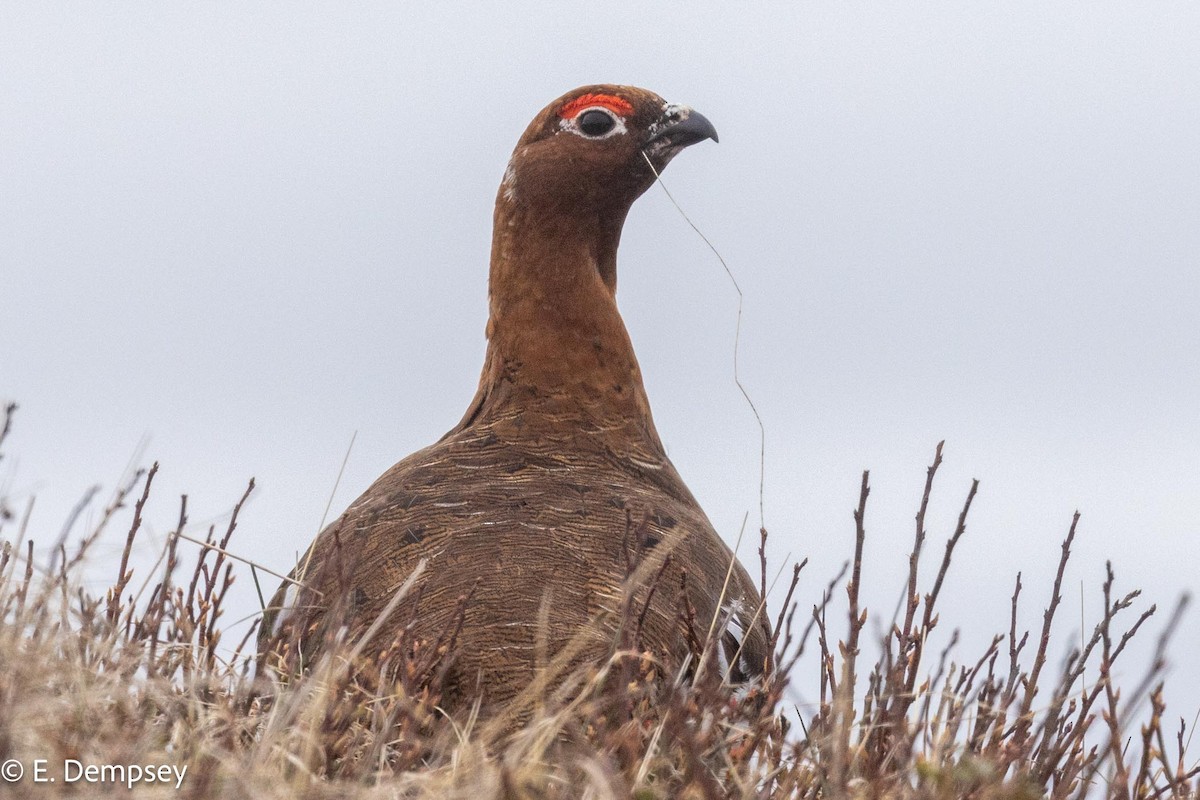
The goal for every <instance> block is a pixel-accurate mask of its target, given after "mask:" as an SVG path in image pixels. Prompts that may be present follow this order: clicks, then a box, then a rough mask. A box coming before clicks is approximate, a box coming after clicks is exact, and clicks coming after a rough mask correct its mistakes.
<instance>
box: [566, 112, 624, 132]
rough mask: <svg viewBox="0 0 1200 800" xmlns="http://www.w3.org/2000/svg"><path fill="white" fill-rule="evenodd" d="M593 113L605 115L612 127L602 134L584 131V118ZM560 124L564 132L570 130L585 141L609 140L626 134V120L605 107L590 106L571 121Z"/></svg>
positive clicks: (567, 120)
mask: <svg viewBox="0 0 1200 800" xmlns="http://www.w3.org/2000/svg"><path fill="white" fill-rule="evenodd" d="M593 113H599V114H603V115H604V116H606V117H608V119H609V120H610V121H611V122H612V126H611V127H609V128H608V130H606V131H604V132H602V133H588V132H587V131H585V130H584V129H583V118H584V117H585V116H587V115H588V114H593ZM560 124H561V126H562V128H563V129H564V130H568V131H570V132H571V133H573V134H575V135H576V136H582V137H583V138H585V139H593V140H600V139H608V138H610V137H612V136H617V135H618V134H622V133H625V132H626V129H625V120H624V119H623V118H621V117H620V116H618V115H616V114H614V113H613V112H612V111H610V110H609V109H607V108H605V107H604V106H589V107H588V108H585V109H583V110H582V111H580V112H579V113H578V114H576V115H575V116H573V117H571V118H570V119H564V120H563V121H562V122H561V123H560Z"/></svg>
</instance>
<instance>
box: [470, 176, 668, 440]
mask: <svg viewBox="0 0 1200 800" xmlns="http://www.w3.org/2000/svg"><path fill="white" fill-rule="evenodd" d="M626 211H627V209H620V210H618V211H615V212H613V213H611V214H609V215H604V214H596V213H585V212H580V211H576V210H573V209H572V210H570V211H568V212H567V213H563V210H562V209H561V208H559V209H553V210H550V209H539V208H536V207H534V208H530V207H527V206H523V205H519V204H516V203H511V202H508V201H507V200H506V199H505V198H504V197H503V196H502V197H501V198H500V199H499V201H498V203H497V206H496V215H495V227H494V232H493V238H492V259H491V276H490V284H489V291H488V297H489V306H490V309H489V310H490V315H489V318H488V325H487V337H488V352H487V359H486V361H485V363H484V369H483V375H482V376H481V378H480V387H479V394H478V395H477V397H476V402H475V404H473V408H472V411H469V412H468V416H467V418H464V423H468V422H469V420H470V419H471V418H474V419H484V418H486V417H487V416H488V415H489V414H507V413H512V412H513V411H514V410H517V409H530V410H532V409H536V408H538V407H545V408H552V409H554V410H555V411H556V412H557V413H562V412H566V413H567V414H571V413H577V414H578V415H579V417H580V418H581V419H586V418H592V419H596V420H602V421H605V422H608V421H611V420H620V421H622V422H623V423H624V424H623V425H622V427H623V428H626V429H628V430H630V431H632V432H635V433H639V432H640V435H642V436H644V437H645V438H647V439H649V440H650V441H652V442H653V443H655V444H656V445H658V446H661V445H660V444H659V442H658V435H657V433H656V432H655V430H654V423H653V420H652V419H651V415H650V405H649V402H648V401H647V398H646V392H645V389H644V387H643V385H642V375H641V370H640V369H639V368H638V363H637V358H636V356H635V355H634V352H633V345H632V344H631V342H630V340H629V333H628V332H627V331H626V330H625V324H624V323H623V322H622V320H621V315H620V313H619V312H618V310H617V303H616V284H617V275H616V254H617V246H618V244H619V242H620V238H621V227H622V225H623V224H624V221H625V212H626Z"/></svg>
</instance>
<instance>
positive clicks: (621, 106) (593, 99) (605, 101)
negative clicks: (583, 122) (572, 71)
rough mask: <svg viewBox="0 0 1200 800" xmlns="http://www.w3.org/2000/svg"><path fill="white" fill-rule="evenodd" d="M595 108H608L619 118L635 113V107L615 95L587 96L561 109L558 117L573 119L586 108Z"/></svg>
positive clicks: (576, 99) (577, 98)
mask: <svg viewBox="0 0 1200 800" xmlns="http://www.w3.org/2000/svg"><path fill="white" fill-rule="evenodd" d="M595 106H602V107H604V108H607V109H608V110H609V111H612V112H613V113H614V114H617V115H619V116H626V115H628V114H630V113H632V112H633V106H632V105H631V104H630V102H629V101H628V100H626V99H625V98H623V97H617V96H616V95H615V94H585V95H581V96H580V97H576V98H575V99H574V100H572V101H571V102H569V103H567V104H566V105H565V106H563V107H562V108H561V109H559V112H558V115H559V116H560V117H562V118H563V119H573V118H574V117H575V115H576V114H578V113H579V112H580V111H583V110H584V109H585V108H593V107H595Z"/></svg>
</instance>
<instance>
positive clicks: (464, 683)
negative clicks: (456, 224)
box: [260, 86, 770, 705]
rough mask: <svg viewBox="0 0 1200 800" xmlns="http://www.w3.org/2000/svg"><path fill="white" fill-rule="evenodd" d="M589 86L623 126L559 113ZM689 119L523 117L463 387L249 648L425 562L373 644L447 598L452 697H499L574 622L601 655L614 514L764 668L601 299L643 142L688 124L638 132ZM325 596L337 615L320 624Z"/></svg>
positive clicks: (651, 639) (443, 610)
mask: <svg viewBox="0 0 1200 800" xmlns="http://www.w3.org/2000/svg"><path fill="white" fill-rule="evenodd" d="M588 94H591V95H600V96H604V95H608V96H613V97H616V98H619V99H621V100H623V101H625V102H627V103H628V106H629V107H630V108H632V111H631V112H630V113H629V114H628V115H626V116H625V117H619V116H617V115H616V114H615V113H614V114H613V116H614V117H616V122H617V124H619V125H620V126H622V128H623V129H622V130H618V131H616V132H614V133H612V134H611V135H609V136H607V137H604V138H594V137H589V136H586V135H584V134H583V133H581V132H580V131H579V130H578V128H577V127H575V128H572V126H573V124H574V123H573V122H572V121H571V120H569V119H568V120H564V119H563V118H562V117H561V116H560V115H559V111H560V110H561V109H562V108H563V107H564V106H566V105H567V104H569V103H572V102H573V101H575V100H577V99H578V98H580V97H582V96H584V95H588ZM620 107H622V108H623V107H624V106H620ZM693 114H694V112H691V111H690V109H686V108H683V107H677V106H670V105H668V104H667V103H665V102H664V101H663V100H662V99H661V98H660V97H658V96H657V95H655V94H653V93H651V92H647V91H645V90H642V89H636V88H633V87H624V86H587V87H581V88H580V89H576V90H575V91H573V92H570V93H568V94H566V95H564V96H563V97H561V98H559V99H558V100H556V101H555V102H554V103H551V104H550V105H549V106H548V107H547V108H546V109H545V110H544V111H542V113H541V114H539V115H538V116H537V117H536V118H535V119H534V120H533V122H532V123H531V124H530V126H529V128H528V129H527V130H526V132H525V134H524V136H522V138H521V140H520V141H519V142H518V144H517V148H516V150H515V151H514V153H513V157H512V161H511V162H510V164H509V168H508V170H507V171H506V173H505V181H504V183H503V184H502V186H501V189H500V192H499V194H498V196H497V201H496V211H495V219H494V236H493V245H492V254H491V275H490V284H489V287H490V288H489V305H490V316H489V321H488V327H487V336H488V352H487V356H486V359H485V363H484V367H483V374H482V376H481V379H480V385H479V391H478V392H477V394H476V396H475V399H474V401H473V402H472V403H471V405H470V407H469V408H468V411H467V413H466V414H465V415H464V417H463V419H462V421H461V422H460V423H459V424H458V425H457V426H456V427H455V428H454V429H452V430H451V431H450V432H449V433H447V434H446V435H445V436H444V437H443V438H442V439H441V440H440V441H438V442H437V443H436V444H433V445H431V446H430V447H427V448H425V449H423V450H420V451H418V452H416V453H413V454H412V455H410V456H409V457H407V458H405V459H404V460H403V461H401V462H399V463H398V464H396V465H395V466H394V467H392V468H391V469H390V470H388V471H387V472H386V473H385V474H384V475H382V476H381V477H380V478H379V479H378V480H377V481H376V482H375V483H374V484H373V485H372V486H371V487H370V488H369V489H367V491H366V492H364V493H363V495H362V496H361V497H359V498H358V499H357V500H356V501H355V502H354V503H353V504H351V506H350V507H349V508H348V509H347V510H346V511H345V513H344V514H342V516H341V517H340V518H339V519H337V520H336V521H335V522H333V523H332V524H331V525H329V526H328V527H327V528H326V529H325V530H324V531H322V532H321V533H320V534H319V535H318V537H317V539H316V540H315V541H314V542H313V544H312V546H311V548H310V551H309V553H308V554H306V555H305V556H304V557H303V558H302V559H301V563H300V566H298V567H297V568H296V570H294V571H293V576H292V577H293V578H295V579H297V580H299V581H301V582H302V583H304V584H305V586H306V587H307V588H306V589H304V590H300V591H299V592H295V591H292V592H290V593H289V591H288V585H286V584H285V585H284V586H281V587H280V590H279V592H278V593H277V594H276V596H275V599H274V600H273V601H272V604H271V605H272V607H273V608H276V609H278V608H283V612H282V613H281V614H280V616H279V620H276V621H274V622H273V621H272V619H267V620H265V621H264V630H263V634H262V636H261V638H260V647H261V648H262V649H263V651H264V652H263V655H264V656H265V655H266V652H265V650H266V649H267V648H268V647H271V646H273V645H274V646H277V645H278V638H277V637H273V636H272V628H273V629H274V630H275V631H278V630H279V629H280V627H281V626H280V622H281V621H283V620H286V621H287V623H288V625H290V626H292V630H293V631H295V632H297V634H296V635H299V636H310V637H312V636H314V633H313V632H314V631H316V630H317V628H318V627H319V626H320V623H322V622H330V621H333V622H336V623H337V624H345V625H347V626H348V627H349V628H351V629H359V630H361V629H362V628H364V627H365V626H366V625H368V624H370V622H371V621H373V620H374V619H375V618H376V616H377V615H379V613H380V612H381V611H382V610H383V608H384V607H385V606H386V605H387V604H388V602H389V600H390V599H391V598H392V595H393V594H394V593H395V591H396V589H397V587H399V586H400V585H401V584H402V583H403V582H404V581H405V579H406V577H407V576H408V575H409V573H410V572H411V571H412V570H413V569H414V568H415V566H416V564H417V563H418V562H419V561H420V560H421V559H423V558H424V559H428V567H427V569H426V571H425V573H424V575H423V577H422V581H421V585H420V590H419V592H418V593H417V594H416V595H414V596H413V597H412V598H411V601H410V600H409V599H407V598H406V606H405V613H399V614H397V615H396V618H395V619H396V621H395V622H394V623H390V622H389V623H388V624H386V625H384V626H383V630H381V631H380V634H379V636H377V637H376V639H377V640H378V642H379V645H378V647H384V646H386V645H387V644H388V643H390V642H391V641H392V640H393V639H394V638H395V636H396V633H397V630H398V629H399V627H400V626H403V625H405V624H409V625H412V626H413V629H414V632H415V634H416V635H417V636H419V637H423V638H426V639H435V638H436V637H438V636H439V635H441V634H442V632H444V631H445V630H446V629H447V628H448V627H452V626H454V625H455V624H456V621H455V615H456V614H461V615H462V619H461V630H460V632H459V639H458V642H459V647H458V648H457V650H458V655H457V660H456V661H455V663H454V667H453V676H452V680H451V685H452V686H455V687H457V690H456V691H457V695H458V698H457V699H460V700H465V701H469V700H470V699H472V697H473V695H474V694H476V693H480V694H482V696H483V698H484V701H485V704H487V703H496V702H501V701H504V700H506V699H508V698H511V697H512V696H514V695H515V694H516V693H517V692H519V691H520V690H521V689H522V688H523V687H524V686H526V685H527V684H529V682H530V681H531V679H532V677H533V675H534V673H535V671H536V669H537V668H538V666H539V658H541V657H544V655H545V654H541V655H539V653H538V650H539V648H540V647H541V644H540V643H542V642H544V643H546V644H547V645H548V649H549V650H550V653H551V655H552V654H553V653H554V652H555V651H557V650H558V649H560V648H561V647H563V646H564V645H565V643H566V642H568V641H570V640H571V639H572V637H575V636H577V635H580V633H579V632H580V631H581V630H583V631H585V633H583V634H582V635H584V636H586V637H590V639H591V641H590V642H589V643H588V646H586V647H585V648H583V652H584V657H585V658H591V659H596V658H600V657H603V655H604V654H605V653H606V652H607V649H606V648H607V646H608V642H609V641H611V634H612V630H611V626H612V625H613V624H614V620H615V612H616V611H617V605H618V604H619V603H620V602H621V596H622V586H623V583H624V582H625V580H626V578H627V576H628V573H629V569H630V567H629V544H630V543H629V536H628V528H629V524H630V520H631V519H632V520H633V521H634V522H635V523H636V524H637V525H638V526H639V527H640V528H641V531H642V535H643V539H642V540H643V542H644V543H645V545H646V549H647V550H648V551H649V555H647V558H654V559H657V560H656V562H655V563H658V564H661V562H662V560H663V559H664V558H665V557H666V555H667V554H668V553H670V560H669V563H668V564H667V566H666V568H665V570H664V574H663V577H662V585H663V586H666V587H678V586H680V585H686V586H687V591H688V600H689V601H690V603H691V605H692V606H693V607H694V608H695V613H696V625H697V627H698V628H700V635H701V636H703V632H704V631H705V630H707V628H708V625H709V623H710V622H711V621H712V620H713V618H714V616H716V615H718V614H720V613H722V612H721V609H720V607H719V603H720V602H721V601H722V599H724V600H725V601H726V604H727V606H729V605H730V604H732V608H733V609H734V610H733V612H732V613H733V615H734V616H735V617H737V618H738V619H737V623H738V626H739V627H740V628H741V629H742V634H741V635H742V636H743V637H744V640H743V641H741V642H740V643H739V645H738V646H739V647H740V648H741V658H740V659H739V662H738V669H737V670H735V671H736V672H740V673H742V674H750V675H752V674H754V673H757V672H761V671H762V670H764V669H766V668H767V667H768V666H769V663H770V655H769V653H768V649H769V648H768V645H767V643H768V639H769V634H768V631H767V626H766V625H765V623H764V622H763V621H762V620H764V619H765V617H766V614H765V609H762V608H761V598H760V597H759V594H758V592H757V590H756V589H755V587H754V585H753V583H752V581H751V580H750V578H749V576H748V575H747V573H746V571H745V569H743V567H742V566H741V565H740V564H737V563H736V560H734V556H733V554H732V553H731V552H730V550H729V548H728V547H727V546H726V545H725V544H724V543H723V542H722V541H721V539H720V538H719V537H718V536H717V534H716V532H715V531H714V530H713V527H712V525H711V523H710V522H709V520H708V518H707V517H706V516H705V515H704V512H703V510H702V509H701V508H700V506H699V504H698V503H697V502H696V500H695V498H694V497H693V496H692V494H691V493H690V492H689V491H688V489H687V487H686V485H685V484H684V483H683V480H682V479H681V478H680V476H679V474H678V473H677V472H676V470H675V468H674V466H673V465H672V464H671V462H670V460H669V459H668V458H667V456H666V453H665V451H664V449H663V446H662V443H661V441H660V440H659V437H658V433H657V431H656V430H655V427H654V422H653V419H652V417H651V413H650V405H649V402H648V400H647V398H646V393H645V390H644V388H643V386H642V378H641V372H640V369H639V367H638V363H637V359H636V357H635V356H634V352H633V347H632V344H631V343H630V340H629V335H628V333H627V332H626V329H625V326H624V324H623V322H622V320H621V316H620V313H619V311H618V309H617V305H616V299H615V292H616V251H617V245H618V243H619V241H620V234H621V227H622V224H623V223H624V220H625V216H626V213H627V212H628V210H629V207H630V205H631V204H632V203H633V201H634V200H635V199H636V198H637V197H638V196H639V195H640V194H641V193H642V192H644V191H645V190H646V189H647V188H648V187H649V186H650V185H651V183H652V181H653V173H652V172H651V171H650V169H649V168H648V167H647V165H646V163H645V161H644V159H643V157H642V151H643V150H644V149H645V150H647V152H649V153H650V154H651V158H653V159H654V160H655V161H656V168H661V167H664V166H665V165H666V163H667V161H669V160H670V159H671V157H672V156H674V155H675V153H676V152H677V151H678V150H679V149H682V147H683V146H686V145H687V144H691V143H692V140H688V139H686V138H680V139H679V140H678V146H670V145H671V142H670V138H671V137H670V136H667V137H665V138H666V140H667V141H668V146H666V147H660V148H657V149H654V148H648V147H647V142H649V141H650V139H651V138H652V137H653V136H654V135H655V134H660V133H661V132H662V131H664V130H665V129H666V128H668V127H670V126H672V125H676V126H679V124H680V123H681V121H685V120H687V119H689V118H690V117H691V116H692V115H693ZM695 117H699V115H695ZM699 119H700V120H702V119H703V118H702V117H699ZM705 124H707V121H705ZM696 125H697V122H696V119H694V118H693V119H692V122H691V126H692V127H693V128H694V127H695V126H696ZM660 138H662V137H660ZM731 560H734V563H733V569H732V573H730V563H731ZM685 572H686V576H687V577H686V579H685V578H684V573H685ZM727 574H728V575H729V576H730V577H729V585H728V587H727V588H726V590H725V594H724V597H723V598H722V587H723V586H724V584H725V582H726V575H727ZM466 596H470V602H468V603H466V605H465V606H464V605H463V604H462V598H464V597H466ZM643 596H645V593H643ZM337 597H349V598H350V599H351V601H350V603H349V604H348V605H344V606H339V605H338V604H337V603H336V602H335V598H337ZM679 603H680V598H679V591H678V590H677V589H674V588H672V590H670V591H668V590H662V591H656V592H655V593H654V595H653V600H652V602H651V604H650V608H649V610H648V613H647V614H646V618H645V624H644V631H643V633H644V643H645V646H646V647H647V648H648V649H650V650H651V651H653V652H656V653H661V654H665V655H671V656H674V657H676V658H679V659H682V658H683V657H684V656H685V655H686V651H687V637H686V635H685V631H683V630H682V628H681V626H682V625H683V622H682V620H681V616H680V613H679ZM335 608H337V609H342V610H340V611H338V613H339V614H342V615H345V618H339V619H336V620H330V619H328V616H329V614H330V611H331V610H332V609H335ZM606 612H607V613H606ZM271 616H272V617H273V616H274V615H273V614H272V615H271ZM539 620H540V621H541V622H539ZM597 620H600V621H601V624H596V621H597ZM543 625H544V627H543ZM589 626H590V627H589ZM313 641H316V639H315V638H314V639H313ZM303 647H304V645H302V649H303ZM368 650H369V648H368ZM309 655H311V652H310V653H309ZM455 700H456V698H455V697H450V698H448V702H449V704H450V705H453V704H454V702H455Z"/></svg>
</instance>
